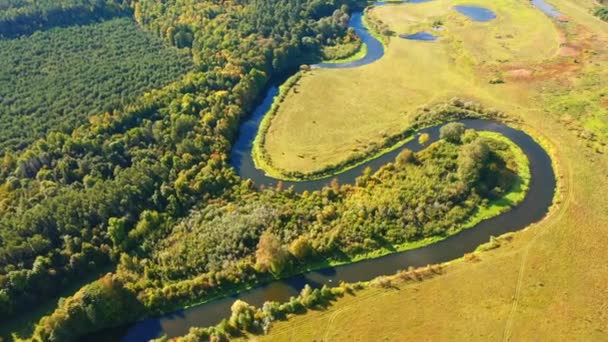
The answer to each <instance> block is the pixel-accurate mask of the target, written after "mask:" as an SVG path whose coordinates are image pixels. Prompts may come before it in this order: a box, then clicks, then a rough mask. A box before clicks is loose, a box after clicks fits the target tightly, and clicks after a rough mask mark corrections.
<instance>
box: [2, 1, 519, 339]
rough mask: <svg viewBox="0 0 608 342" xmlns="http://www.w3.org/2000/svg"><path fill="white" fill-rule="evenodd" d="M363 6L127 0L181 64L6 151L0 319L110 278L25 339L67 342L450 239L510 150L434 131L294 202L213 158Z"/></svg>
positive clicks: (492, 184) (347, 38)
mask: <svg viewBox="0 0 608 342" xmlns="http://www.w3.org/2000/svg"><path fill="white" fill-rule="evenodd" d="M360 4H361V2H359V1H349V0H343V1H342V0H340V1H338V0H335V1H331V0H313V1H305V0H290V1H280V2H277V1H271V0H249V1H234V2H224V1H197V0H168V1H163V2H159V1H155V0H140V1H134V2H133V3H132V4H131V5H132V6H133V7H132V8H133V15H134V18H135V20H136V21H137V23H138V24H139V25H141V26H142V27H143V28H144V29H146V30H147V31H148V32H152V33H153V34H155V35H158V37H161V38H163V39H165V40H166V42H168V43H169V44H172V45H174V46H176V47H178V48H182V49H187V50H188V52H189V53H190V54H191V56H192V60H193V62H194V64H195V65H196V68H195V69H193V71H192V72H190V73H188V74H187V75H186V76H184V77H183V78H182V79H180V80H177V81H175V82H173V83H170V84H169V85H167V86H164V87H162V88H160V89H157V90H153V91H150V92H148V93H146V94H145V95H142V96H139V97H137V98H135V99H133V100H132V101H130V103H128V104H125V105H123V106H121V107H119V108H116V109H114V110H111V111H102V112H99V113H97V114H96V115H93V116H89V120H88V121H87V122H85V123H83V124H81V125H79V126H77V127H76V128H74V129H69V130H68V131H65V132H62V131H53V132H51V133H48V134H46V135H45V136H44V137H43V138H41V139H37V140H35V141H33V142H32V143H31V144H28V145H27V147H26V148H24V150H23V151H16V152H7V153H4V155H3V157H2V159H1V160H0V183H1V184H2V185H0V319H7V318H9V317H14V316H15V315H17V314H19V313H20V312H23V311H24V310H25V309H27V308H28V307H29V306H31V305H35V304H38V303H40V302H41V301H44V300H46V299H49V298H53V297H54V296H55V295H56V294H57V293H58V291H59V290H60V289H61V288H62V287H63V286H64V285H65V284H67V283H69V282H71V281H73V280H74V279H77V278H80V277H82V276H83V275H87V274H91V273H92V272H93V271H96V270H99V269H102V268H103V267H105V266H107V265H116V271H115V272H114V273H113V274H109V275H107V276H105V277H103V278H102V279H100V280H99V281H97V282H94V283H92V284H91V285H87V286H85V287H83V288H82V289H81V290H80V291H79V292H78V293H77V294H76V295H74V296H73V297H70V298H67V299H63V300H62V301H61V302H60V305H59V307H58V308H57V310H56V311H55V312H54V313H53V314H52V315H50V316H47V317H45V318H43V319H42V320H41V322H40V323H39V324H38V326H37V328H36V331H35V336H34V338H36V339H39V340H73V339H76V338H78V337H80V336H83V335H84V334H87V333H89V332H93V331H97V330H99V329H102V328H107V327H112V326H117V325H121V324H124V323H127V322H130V321H133V320H134V319H137V318H140V317H142V316H145V315H150V314H158V313H160V312H164V311H167V310H169V309H171V308H175V307H178V306H180V305H184V304H186V303H192V302H195V301H200V300H203V299H204V298H208V296H211V295H213V294H217V293H221V292H222V291H226V290H230V289H234V288H235V287H238V286H239V285H240V284H241V285H242V284H245V283H253V282H256V281H257V280H259V279H262V278H264V277H273V276H280V275H281V274H284V273H285V272H290V271H294V270H297V268H298V267H299V265H302V264H306V263H308V262H315V261H317V260H318V258H321V259H331V258H338V257H339V256H340V255H347V256H348V255H356V254H357V253H360V252H363V251H367V250H373V249H374V248H378V247H379V246H381V245H382V244H399V243H404V242H407V241H415V240H417V239H420V238H423V237H428V236H437V235H442V234H449V232H450V231H451V230H454V229H456V228H457V226H458V224H459V223H461V222H462V221H463V220H465V219H466V218H467V217H469V216H470V215H471V214H473V213H474V212H475V209H476V208H477V207H478V206H480V205H483V204H484V203H485V204H487V203H488V201H490V200H491V199H493V198H495V197H499V196H501V194H503V193H504V192H505V191H508V189H509V186H510V184H511V183H512V182H513V179H514V178H513V176H514V173H515V172H517V170H516V168H515V166H514V165H513V161H512V156H511V155H510V153H509V150H508V149H507V148H505V146H503V145H501V144H499V143H497V142H492V141H488V140H487V139H483V138H481V137H478V136H477V134H476V133H475V132H472V131H467V132H465V131H464V128H463V127H462V126H459V125H457V124H453V125H448V126H447V127H446V128H445V129H444V130H442V136H443V137H444V141H442V142H440V143H437V144H435V145H433V146H431V147H429V148H428V149H427V150H426V151H425V152H423V153H420V154H416V155H414V154H412V153H407V152H404V153H402V155H400V156H399V158H398V160H397V161H396V162H395V163H394V164H391V165H389V166H386V167H385V168H384V169H382V170H381V171H379V172H378V173H376V174H371V173H370V172H367V173H365V174H364V175H362V177H361V178H360V179H359V180H358V182H357V184H355V185H352V186H348V185H345V186H340V185H339V184H337V183H335V182H334V183H333V184H332V185H331V186H329V187H327V188H325V189H324V190H322V191H318V192H313V193H303V194H297V193H295V192H293V191H291V190H289V189H282V188H281V187H280V186H279V187H278V188H277V189H264V190H260V189H257V188H256V187H255V186H254V184H252V183H251V181H247V180H242V179H240V178H239V177H238V175H237V174H236V173H235V171H234V169H233V168H232V167H231V166H230V165H229V164H228V159H229V157H228V156H229V153H230V148H231V144H232V142H233V141H234V139H235V134H236V132H237V127H238V125H239V122H240V120H241V119H242V118H243V117H244V116H246V115H247V113H249V112H250V111H251V109H252V107H253V106H254V104H255V103H256V101H257V100H258V98H259V96H260V94H261V93H262V91H263V90H264V89H265V87H266V85H267V83H268V81H269V80H270V79H271V78H272V77H277V76H280V75H283V74H284V73H286V72H288V71H290V70H293V69H295V68H297V67H298V66H299V65H301V64H303V63H311V62H315V61H318V60H319V58H320V56H321V55H322V50H323V48H324V47H326V46H327V45H329V46H331V45H338V44H341V43H350V42H352V36H351V34H352V33H351V32H349V30H348V29H347V25H346V23H347V19H348V13H350V11H351V10H352V9H353V8H355V7H356V6H358V5H360ZM120 22H121V21H119V22H115V23H112V22H107V23H103V24H99V25H104V24H108V25H116V24H117V23H120ZM123 24H125V23H123ZM38 34H39V33H36V34H34V36H36V35H38ZM117 34H118V33H117ZM150 50H152V51H153V50H154V49H150ZM131 58H133V59H137V60H138V61H139V60H140V59H141V58H142V56H141V55H140V56H139V57H138V56H136V54H133V57H131ZM180 66H181V67H182V68H183V67H185V66H184V65H183V64H179V63H178V64H177V65H176V66H175V68H176V69H179V68H180ZM186 66H187V65H186ZM180 70H183V69H180ZM148 77H151V76H148ZM99 105H100V106H102V107H101V108H102V110H103V109H104V107H103V106H105V105H106V102H105V101H104V103H101V102H100V103H99ZM446 108H447V110H446V114H449V113H451V112H452V111H455V112H461V111H462V108H459V107H458V106H451V107H450V106H446ZM74 115H80V117H81V118H85V117H87V116H88V114H86V113H81V114H74ZM58 118H60V117H58ZM62 120H65V117H63V119H62ZM413 183H416V184H417V187H412V186H408V185H411V184H413ZM354 203H355V204H354ZM404 204H405V205H404ZM429 204H430V205H429ZM252 222H253V223H255V224H251V223H252ZM220 234H221V238H220ZM192 244H194V245H196V248H193V247H192V246H193V245H192ZM200 246H206V247H207V248H201V247H200Z"/></svg>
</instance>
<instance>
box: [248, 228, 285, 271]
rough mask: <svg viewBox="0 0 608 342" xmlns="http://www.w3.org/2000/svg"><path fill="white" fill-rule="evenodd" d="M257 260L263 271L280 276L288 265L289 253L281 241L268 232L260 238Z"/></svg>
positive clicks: (256, 254)
mask: <svg viewBox="0 0 608 342" xmlns="http://www.w3.org/2000/svg"><path fill="white" fill-rule="evenodd" d="M255 258H256V264H257V266H258V268H259V269H260V270H261V271H270V272H271V273H273V274H280V273H281V272H282V271H283V269H284V268H285V266H286V264H287V261H288V258H289V253H288V251H287V249H286V248H285V247H284V246H283V245H282V243H281V240H279V238H278V237H277V236H276V235H274V234H272V233H271V232H270V231H268V230H267V231H265V232H264V233H262V235H261V236H260V242H259V243H258V247H257V250H256V253H255Z"/></svg>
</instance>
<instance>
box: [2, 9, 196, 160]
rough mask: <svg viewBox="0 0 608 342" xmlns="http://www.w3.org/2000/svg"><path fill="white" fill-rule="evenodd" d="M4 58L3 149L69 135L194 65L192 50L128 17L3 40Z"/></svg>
mask: <svg viewBox="0 0 608 342" xmlns="http://www.w3.org/2000/svg"><path fill="white" fill-rule="evenodd" d="M0 61H2V62H0V127H2V128H1V129H0V151H3V152H6V151H7V150H21V149H23V148H24V147H26V146H27V145H28V144H29V143H31V142H32V141H34V140H35V139H37V138H40V137H42V136H44V134H45V133H47V132H48V131H50V130H54V131H61V132H66V133H68V132H70V131H71V130H72V129H73V128H75V127H76V126H78V125H79V124H82V123H83V122H85V121H86V119H87V118H88V117H89V116H91V115H93V114H101V113H106V112H112V111H113V110H116V109H118V108H120V107H122V106H123V105H125V104H127V103H129V102H130V101H131V100H133V99H135V98H137V97H138V96H139V95H141V94H143V92H145V91H149V90H151V89H156V88H160V87H162V86H164V85H166V84H168V83H169V82H171V81H173V80H175V79H177V78H178V77H180V76H181V75H183V74H185V73H187V72H188V71H191V70H193V68H194V66H193V63H192V62H191V59H190V57H189V55H188V53H187V51H179V50H178V49H176V48H170V47H169V46H167V44H166V43H164V42H163V40H161V39H159V38H158V37H156V36H154V35H151V34H149V33H147V32H144V31H142V30H141V29H140V28H138V27H137V25H136V24H135V23H134V22H133V20H131V19H128V18H116V19H111V20H108V21H104V22H101V23H94V24H89V25H85V26H72V27H67V28H54V29H52V30H48V31H39V32H36V33H34V34H32V35H30V36H27V37H21V38H17V39H4V40H0ZM3 152H0V155H2V154H4V153H3Z"/></svg>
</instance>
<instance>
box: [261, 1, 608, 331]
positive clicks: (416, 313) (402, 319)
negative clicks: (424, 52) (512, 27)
mask: <svg viewBox="0 0 608 342" xmlns="http://www.w3.org/2000/svg"><path fill="white" fill-rule="evenodd" d="M499 3H500V4H506V3H512V4H514V5H513V7H514V8H515V7H516V5H515V4H518V5H517V6H519V4H524V3H526V4H527V1H500V2H499ZM551 3H553V4H555V5H556V6H557V8H558V9H559V10H560V11H562V12H563V13H564V14H566V15H567V16H568V17H569V19H570V22H569V23H568V24H555V28H556V30H557V31H558V32H559V33H560V34H559V37H560V39H561V42H562V47H561V48H560V50H559V51H558V54H557V55H556V56H554V57H552V58H548V59H547V60H545V61H538V60H537V61H528V62H524V61H519V62H517V63H514V62H513V64H512V65H499V66H495V67H493V70H497V71H500V72H501V75H503V76H504V78H505V81H506V84H504V85H500V86H497V87H492V86H489V85H488V86H484V91H483V92H479V93H477V95H478V96H476V98H478V99H480V100H481V101H482V103H489V104H492V105H494V106H496V107H498V108H500V109H502V110H505V111H507V112H509V113H512V114H517V115H519V116H520V117H521V119H522V120H523V122H524V124H523V127H524V128H525V129H526V130H528V131H530V132H533V133H535V134H536V135H537V136H542V137H543V139H544V140H546V142H547V144H548V145H549V146H550V150H551V151H552V155H553V158H554V162H555V165H556V172H557V173H558V175H559V180H560V185H559V198H558V203H557V205H556V206H555V207H554V208H553V210H552V212H551V213H550V215H549V216H548V217H547V218H546V219H544V220H543V221H541V222H539V223H537V224H534V225H532V226H530V227H529V228H528V229H526V230H524V231H522V232H519V233H516V234H515V235H514V239H513V240H512V242H510V243H507V244H503V245H502V246H501V247H500V248H498V249H495V250H492V251H488V252H482V253H479V254H478V255H477V256H478V258H479V259H480V260H479V261H477V262H470V261H463V260H460V261H456V262H453V263H450V264H449V265H448V266H447V267H446V274H444V275H442V276H440V277H437V278H434V279H432V280H428V281H424V282H421V283H415V284H409V285H402V286H399V288H398V289H390V290H386V289H385V290H381V289H375V288H373V289H366V290H363V291H361V292H358V293H357V295H356V296H346V297H345V298H343V299H341V300H339V301H338V302H337V303H336V304H334V305H332V306H331V307H330V308H329V309H328V310H326V311H312V312H310V313H308V314H306V315H303V316H295V317H292V318H290V319H289V321H288V322H280V323H277V324H276V325H274V326H273V328H272V330H271V333H270V335H268V336H264V337H261V338H259V340H264V341H265V340H269V341H282V340H290V341H311V340H317V341H319V340H321V341H341V340H348V341H353V340H354V341H358V340H362V341H366V340H390V341H393V340H410V339H416V340H460V341H462V340H503V341H507V340H513V341H535V340H580V341H605V340H606V339H607V338H608V328H607V327H608V303H607V301H606V298H608V267H606V264H605V262H604V260H605V258H606V252H605V246H606V245H607V244H608V232H607V229H608V228H607V227H608V216H607V214H606V213H607V212H608V211H607V209H608V198H606V196H605V195H604V193H605V191H606V189H608V177H607V174H606V172H605V171H604V170H606V168H607V167H608V160H607V159H606V158H605V156H604V154H603V153H606V149H605V144H606V141H607V138H608V136H607V134H606V133H607V130H606V127H607V126H606V120H607V115H606V107H607V104H606V101H605V100H604V99H603V98H602V94H603V92H604V91H605V89H606V87H607V86H608V77H607V75H606V72H605V71H604V70H607V69H608V68H607V67H608V55H607V53H606V52H607V51H606V46H608V45H607V42H608V24H606V23H604V22H601V21H600V20H598V19H597V18H595V17H593V16H592V14H591V13H590V11H589V9H590V8H592V7H593V1H571V0H554V1H551ZM485 5H487V6H490V7H491V6H492V5H491V4H485ZM522 6H523V5H522ZM526 6H527V5H526ZM403 7H404V8H405V7H406V6H405V5H404V6H403ZM396 12H398V11H397V10H393V11H390V13H389V12H387V13H385V15H387V16H389V17H390V15H391V14H392V13H396ZM498 13H499V14H500V11H498ZM539 13H540V12H539ZM539 20H540V19H539ZM386 21H387V22H388V21H389V19H386ZM524 31H525V30H524ZM590 37H593V43H591V38H590ZM389 49H391V50H392V49H396V46H395V44H394V40H393V42H391V47H390V48H389ZM538 50H539V51H541V50H542V49H541V48H539V49H538ZM389 56H390V51H389ZM488 69H490V70H492V68H490V67H488ZM484 72H486V69H484V68H481V67H479V69H478V70H476V73H475V75H472V76H471V78H472V79H477V78H481V77H482V75H484ZM319 77H321V76H319ZM311 79H312V77H311ZM373 80H374V79H373V78H369V79H368V80H367V81H368V82H372V81H373ZM304 81H306V79H305V80H304ZM309 81H310V82H312V81H311V80H309ZM419 83H422V82H419ZM381 85H384V86H386V83H382V84H378V85H376V86H377V87H380V86H381ZM354 89H355V87H353V90H354ZM462 90H463V91H462V92H460V93H459V96H464V95H466V91H467V88H466V87H463V89H462ZM305 93H306V91H304V89H303V86H302V87H301V88H300V94H301V95H304V94H305ZM378 102H380V103H382V104H384V103H385V102H386V101H378ZM286 103H288V102H286ZM285 110H287V109H285ZM319 132H322V131H319Z"/></svg>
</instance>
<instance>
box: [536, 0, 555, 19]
mask: <svg viewBox="0 0 608 342" xmlns="http://www.w3.org/2000/svg"><path fill="white" fill-rule="evenodd" d="M530 2H531V3H532V4H533V5H534V6H536V8H538V9H539V10H541V11H542V12H543V13H545V14H546V15H548V16H551V17H553V18H557V17H560V16H561V15H562V14H561V13H560V12H558V11H557V10H556V9H555V7H554V6H553V5H551V4H548V3H547V2H545V1H544V0H530Z"/></svg>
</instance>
